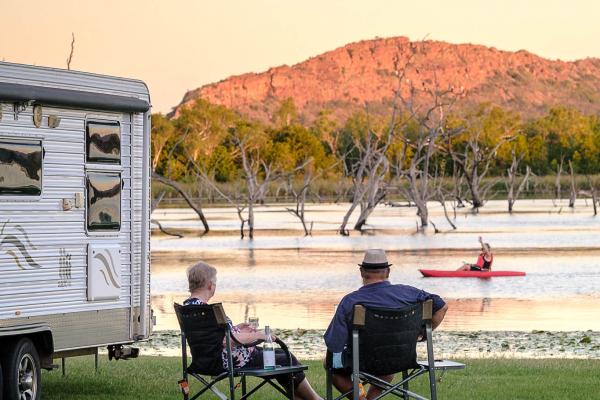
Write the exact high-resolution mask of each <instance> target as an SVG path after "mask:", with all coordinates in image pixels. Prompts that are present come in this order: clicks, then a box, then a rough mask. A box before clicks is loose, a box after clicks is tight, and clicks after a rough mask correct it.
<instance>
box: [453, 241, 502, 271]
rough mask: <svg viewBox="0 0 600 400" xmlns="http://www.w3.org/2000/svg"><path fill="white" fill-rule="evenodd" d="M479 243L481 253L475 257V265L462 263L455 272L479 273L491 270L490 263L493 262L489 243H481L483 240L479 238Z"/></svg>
mask: <svg viewBox="0 0 600 400" xmlns="http://www.w3.org/2000/svg"><path fill="white" fill-rule="evenodd" d="M479 243H480V244H481V253H480V254H479V256H478V257H477V263H476V264H468V263H464V264H463V265H462V267H460V268H459V269H457V271H479V272H488V271H491V270H492V263H493V262H494V255H493V254H492V248H491V246H490V244H489V243H483V239H482V238H481V236H479Z"/></svg>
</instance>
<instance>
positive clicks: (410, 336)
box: [353, 301, 431, 375]
mask: <svg viewBox="0 0 600 400" xmlns="http://www.w3.org/2000/svg"><path fill="white" fill-rule="evenodd" d="M428 310H429V311H428ZM426 319H431V301H428V302H425V303H419V304H415V305H412V306H408V307H404V308H402V309H389V308H372V307H365V306H363V305H360V304H357V305H355V306H354V319H353V325H354V329H357V330H358V331H359V363H360V370H361V371H364V372H368V373H370V374H373V375H389V374H395V373H397V372H401V371H406V370H408V369H412V368H418V364H417V340H418V337H419V334H420V333H421V332H422V331H423V326H424V320H426Z"/></svg>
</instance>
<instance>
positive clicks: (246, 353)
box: [183, 297, 256, 369]
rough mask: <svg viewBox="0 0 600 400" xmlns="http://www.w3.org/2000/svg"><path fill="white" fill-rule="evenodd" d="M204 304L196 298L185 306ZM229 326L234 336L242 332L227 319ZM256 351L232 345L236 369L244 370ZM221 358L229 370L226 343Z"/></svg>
mask: <svg viewBox="0 0 600 400" xmlns="http://www.w3.org/2000/svg"><path fill="white" fill-rule="evenodd" d="M204 304H206V303H205V302H203V301H202V300H200V299H198V298H196V297H191V298H189V299H187V300H185V301H184V302H183V305H184V306H189V305H204ZM227 324H228V325H229V329H231V333H233V334H234V335H235V334H236V333H240V332H241V331H240V328H238V327H237V326H235V325H233V322H231V320H230V319H229V317H228V318H227ZM255 350H256V347H248V348H246V347H243V346H233V345H232V346H231V356H232V358H233V366H234V368H242V367H243V366H245V365H246V364H248V362H249V361H250V359H251V358H252V354H253V353H254V351H255ZM221 358H222V360H223V368H225V369H227V368H228V364H229V363H228V362H227V349H226V348H225V343H223V352H222V353H221Z"/></svg>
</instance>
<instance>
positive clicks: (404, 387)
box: [402, 371, 408, 400]
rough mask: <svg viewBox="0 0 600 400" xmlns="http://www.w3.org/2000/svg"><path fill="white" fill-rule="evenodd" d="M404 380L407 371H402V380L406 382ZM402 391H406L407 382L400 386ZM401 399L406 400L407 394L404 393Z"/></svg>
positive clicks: (406, 376)
mask: <svg viewBox="0 0 600 400" xmlns="http://www.w3.org/2000/svg"><path fill="white" fill-rule="evenodd" d="M406 378H408V371H402V380H403V381H404V380H406ZM402 389H404V390H406V391H408V381H406V382H404V383H403V384H402ZM402 398H403V399H404V400H408V394H406V392H404V395H403V396H402Z"/></svg>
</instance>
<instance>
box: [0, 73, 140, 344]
mask: <svg viewBox="0 0 600 400" xmlns="http://www.w3.org/2000/svg"><path fill="white" fill-rule="evenodd" d="M0 82H11V83H22V84H28V85H39V86H46V87H57V88H64V89H73V90H86V91H91V92H97V93H107V94H116V95H126V96H134V97H138V98H140V99H143V100H146V101H149V97H148V93H147V89H146V86H145V85H144V84H143V83H142V82H139V81H134V80H127V79H121V78H112V77H104V76H98V75H93V74H85V73H77V72H68V71H63V70H54V69H45V68H37V67H31V66H21V65H15V64H6V63H0ZM0 106H1V107H2V120H0V136H18V137H35V138H41V139H42V140H43V146H44V150H45V157H44V165H43V175H42V176H43V177H42V180H43V189H42V196H41V198H39V199H37V200H19V201H6V200H4V199H2V198H1V197H0V227H1V226H2V224H4V223H5V222H6V223H7V224H6V227H5V231H4V232H3V233H4V235H6V234H9V233H10V234H12V235H13V236H14V237H16V238H17V239H19V240H20V241H21V242H23V243H25V242H26V241H27V240H29V244H28V246H27V247H28V250H29V255H30V256H31V259H32V260H33V262H34V265H33V266H32V265H29V264H28V263H24V262H21V265H20V266H19V265H17V263H16V262H15V260H14V257H13V256H11V254H9V253H7V252H6V251H3V250H6V249H2V248H0V323H6V321H9V322H10V321H11V320H13V321H16V320H21V318H22V317H37V316H47V315H52V314H56V313H71V312H86V311H92V310H110V309H121V310H122V309H124V308H127V309H131V307H134V306H135V307H137V306H138V305H139V301H140V299H139V293H140V290H139V284H140V271H141V268H145V269H146V270H148V268H149V262H146V263H144V265H143V266H141V265H140V260H142V257H141V254H140V252H141V247H142V246H141V242H140V241H141V237H142V235H141V224H140V221H141V218H149V215H148V216H142V201H144V199H143V193H142V182H141V168H142V161H143V156H144V155H143V147H142V144H143V135H144V130H143V127H144V126H143V116H142V115H141V114H133V115H131V114H121V113H110V112H98V111H94V110H74V109H58V108H51V107H43V114H44V121H43V123H42V127H41V128H35V127H34V125H33V122H32V108H31V107H27V109H26V110H25V111H24V112H22V113H20V114H19V116H18V119H17V120H15V119H14V117H13V107H12V104H1V103H0ZM48 115H58V116H59V117H60V118H61V123H60V126H59V127H58V128H56V129H50V128H48V127H47V126H48V124H47V118H48ZM86 118H87V119H103V120H113V121H119V122H120V123H121V168H120V169H119V171H120V172H121V176H122V180H123V188H122V192H121V210H122V211H121V231H120V233H119V234H118V235H114V236H98V237H96V236H88V235H87V234H86V231H85V223H86V221H85V209H84V208H81V209H76V208H73V209H72V210H70V211H63V209H62V199H63V198H67V199H71V200H74V196H75V193H77V192H80V193H84V192H85V171H86V164H85V121H86ZM87 168H88V169H90V168H92V166H91V165H90V164H88V165H87ZM132 169H133V172H132ZM132 177H133V179H132ZM17 226H20V227H21V228H22V229H21V230H19V229H17ZM23 231H24V232H25V233H23ZM0 240H1V239H0ZM92 242H93V243H118V244H119V245H120V246H121V276H122V285H121V294H120V298H119V300H118V301H99V302H88V301H87V287H86V284H87V282H86V279H87V278H86V277H87V245H88V243H92ZM148 248H149V244H148ZM61 257H62V267H61ZM66 257H70V258H69V262H70V265H71V268H70V275H68V274H66V268H65V259H66ZM146 259H147V257H146ZM132 262H133V263H134V264H133V265H132ZM38 266H39V267H38ZM148 277H149V273H148ZM145 284H146V285H147V288H148V290H147V292H146V293H148V296H147V301H148V302H149V299H150V296H149V279H148V280H147V281H146V282H145ZM148 309H149V307H148ZM127 318H128V321H129V322H130V321H131V319H132V318H133V316H132V317H130V316H129V313H128V317H127ZM119 323H120V324H122V322H119ZM125 328H126V329H125V330H124V331H126V332H127V336H128V337H127V338H120V339H118V340H126V339H129V336H130V335H131V331H130V330H131V327H130V326H129V323H127V326H126V327H125ZM124 331H123V330H122V329H121V328H119V332H121V333H122V332H124ZM111 340H116V339H114V338H113V339H111ZM100 342H101V343H106V342H105V341H100ZM100 342H99V343H100Z"/></svg>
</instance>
